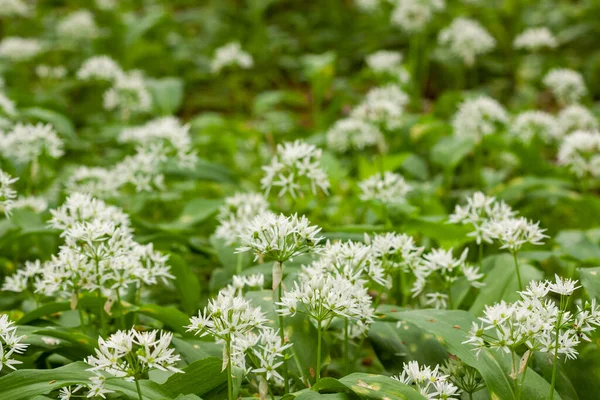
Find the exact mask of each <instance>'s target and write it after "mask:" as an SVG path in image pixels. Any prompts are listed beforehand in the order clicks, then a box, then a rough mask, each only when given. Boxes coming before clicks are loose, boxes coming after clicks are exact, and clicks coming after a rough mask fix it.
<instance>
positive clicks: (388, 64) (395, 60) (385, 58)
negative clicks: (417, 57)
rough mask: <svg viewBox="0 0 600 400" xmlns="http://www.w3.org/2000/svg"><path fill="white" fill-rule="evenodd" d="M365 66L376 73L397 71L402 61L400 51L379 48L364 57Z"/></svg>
mask: <svg viewBox="0 0 600 400" xmlns="http://www.w3.org/2000/svg"><path fill="white" fill-rule="evenodd" d="M365 61H366V63H367V66H368V67H369V68H370V69H371V70H372V71H373V72H377V73H394V72H397V71H398V69H399V68H400V65H401V63H402V53H400V52H397V51H389V50H379V51H377V52H375V53H373V54H370V55H368V56H367V57H366V59H365Z"/></svg>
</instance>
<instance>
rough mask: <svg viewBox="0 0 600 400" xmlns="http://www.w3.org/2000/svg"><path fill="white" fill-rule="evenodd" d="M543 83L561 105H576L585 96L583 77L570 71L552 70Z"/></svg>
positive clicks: (585, 89) (565, 69)
mask: <svg viewBox="0 0 600 400" xmlns="http://www.w3.org/2000/svg"><path fill="white" fill-rule="evenodd" d="M543 82H544V85H545V86H546V87H547V88H548V89H549V90H550V91H551V92H552V94H553V95H554V97H555V98H556V100H558V101H559V102H560V103H561V104H573V103H577V102H579V100H580V99H581V98H582V97H583V96H585V95H586V94H587V88H586V86H585V82H584V80H583V76H581V74H580V73H579V72H577V71H573V70H572V69H567V68H555V69H552V70H551V71H550V72H548V73H547V74H546V76H544V81H543Z"/></svg>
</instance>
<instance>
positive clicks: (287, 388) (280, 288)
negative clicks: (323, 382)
mask: <svg viewBox="0 0 600 400" xmlns="http://www.w3.org/2000/svg"><path fill="white" fill-rule="evenodd" d="M281 268H282V269H283V264H282V265H281ZM282 296H283V285H282V284H281V282H280V283H279V286H278V287H277V301H281V297H282ZM275 309H277V306H275ZM277 320H278V322H279V337H280V338H281V343H282V344H285V326H284V324H283V315H281V314H279V313H277ZM281 368H282V369H283V380H284V385H285V386H284V388H285V394H287V393H289V392H290V382H289V375H288V365H287V357H286V354H285V352H284V354H283V365H282V366H281Z"/></svg>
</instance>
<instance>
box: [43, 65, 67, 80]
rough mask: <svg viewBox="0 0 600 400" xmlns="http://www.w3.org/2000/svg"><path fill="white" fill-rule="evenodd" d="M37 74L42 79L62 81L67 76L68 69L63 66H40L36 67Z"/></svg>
mask: <svg viewBox="0 0 600 400" xmlns="http://www.w3.org/2000/svg"><path fill="white" fill-rule="evenodd" d="M35 74H36V75H37V76H38V78H40V79H49V80H61V79H63V78H64V77H65V76H67V69H66V68H65V67H64V66H62V65H57V66H55V67H53V66H51V65H46V64H40V65H38V66H37V67H35Z"/></svg>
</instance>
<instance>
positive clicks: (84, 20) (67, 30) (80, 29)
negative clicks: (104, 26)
mask: <svg viewBox="0 0 600 400" xmlns="http://www.w3.org/2000/svg"><path fill="white" fill-rule="evenodd" d="M56 33H57V34H58V36H59V37H60V38H62V39H64V40H68V41H77V40H89V39H93V38H95V37H96V36H98V33H99V28H98V26H97V25H96V21H95V20H94V15H93V14H92V13H91V12H89V11H88V10H78V11H74V12H72V13H70V14H69V15H67V16H66V17H64V18H63V19H62V20H61V21H60V22H59V23H58V26H57V27H56Z"/></svg>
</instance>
